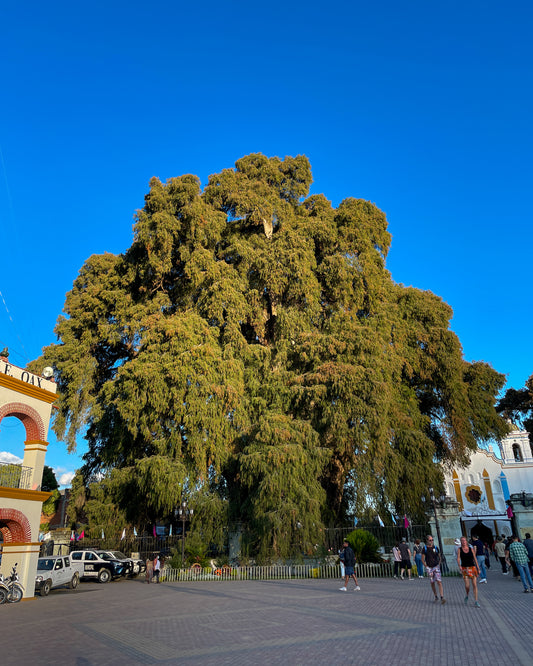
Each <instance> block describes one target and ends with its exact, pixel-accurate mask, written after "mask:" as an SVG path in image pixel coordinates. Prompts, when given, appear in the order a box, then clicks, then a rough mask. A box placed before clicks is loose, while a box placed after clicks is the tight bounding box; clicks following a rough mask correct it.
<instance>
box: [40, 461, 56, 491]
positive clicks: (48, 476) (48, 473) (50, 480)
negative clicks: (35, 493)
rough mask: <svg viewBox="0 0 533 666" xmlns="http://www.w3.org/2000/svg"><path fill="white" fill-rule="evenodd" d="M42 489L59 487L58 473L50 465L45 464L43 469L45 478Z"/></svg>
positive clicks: (49, 489)
mask: <svg viewBox="0 0 533 666" xmlns="http://www.w3.org/2000/svg"><path fill="white" fill-rule="evenodd" d="M41 488H42V490H48V491H51V490H57V489H58V488H59V483H58V482H57V479H56V475H55V474H54V470H53V469H52V468H51V467H48V465H45V466H44V469H43V480H42V483H41Z"/></svg>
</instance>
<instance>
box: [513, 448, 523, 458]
mask: <svg viewBox="0 0 533 666" xmlns="http://www.w3.org/2000/svg"><path fill="white" fill-rule="evenodd" d="M513 456H514V459H515V461H516V462H522V452H521V451H520V447H519V446H518V444H513Z"/></svg>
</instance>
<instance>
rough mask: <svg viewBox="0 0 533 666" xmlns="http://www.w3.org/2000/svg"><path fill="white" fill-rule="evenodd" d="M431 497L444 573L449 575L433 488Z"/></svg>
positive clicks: (430, 490) (430, 492) (430, 493)
mask: <svg viewBox="0 0 533 666" xmlns="http://www.w3.org/2000/svg"><path fill="white" fill-rule="evenodd" d="M429 497H430V499H431V504H432V506H433V514H434V516H435V527H436V529H437V539H438V540H439V550H440V561H441V565H442V573H447V572H448V565H447V564H446V556H445V555H444V549H443V547H442V538H441V535H440V523H439V517H438V515H437V501H436V498H435V495H434V493H433V488H430V489H429ZM443 499H444V498H443V497H442V498H441V501H443Z"/></svg>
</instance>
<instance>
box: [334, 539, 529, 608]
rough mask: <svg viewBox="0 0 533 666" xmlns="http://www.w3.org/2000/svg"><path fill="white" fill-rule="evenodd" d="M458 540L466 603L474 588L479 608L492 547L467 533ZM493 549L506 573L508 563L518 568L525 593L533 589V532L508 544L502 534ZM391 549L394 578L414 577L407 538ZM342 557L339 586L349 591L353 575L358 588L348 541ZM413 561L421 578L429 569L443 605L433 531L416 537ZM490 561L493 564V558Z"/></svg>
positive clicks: (430, 580)
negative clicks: (342, 570)
mask: <svg viewBox="0 0 533 666" xmlns="http://www.w3.org/2000/svg"><path fill="white" fill-rule="evenodd" d="M455 543H456V548H455V557H456V560H457V566H458V567H459V570H460V571H461V574H462V576H463V581H464V585H465V598H464V603H465V605H468V602H469V599H470V592H471V591H472V594H473V597H474V606H476V608H479V607H480V604H479V601H478V579H479V582H480V583H486V582H487V573H486V564H487V562H486V558H489V557H490V549H487V547H486V546H485V544H484V543H483V541H481V539H479V538H478V537H477V536H473V538H472V543H468V539H467V538H466V537H464V536H463V537H461V538H460V539H457V540H456V542H455ZM500 544H501V545H503V555H502V556H501V557H500V554H499V553H500V551H501V550H502V548H501V546H500ZM494 550H495V553H496V555H497V557H498V558H499V559H500V561H501V560H502V558H503V562H502V570H503V573H507V571H506V567H507V565H510V566H511V565H512V566H513V567H514V568H516V572H517V575H518V576H519V577H520V580H521V581H522V584H523V586H524V592H528V593H529V592H533V579H532V574H533V540H532V539H531V535H530V534H529V533H526V538H525V540H524V542H523V543H522V542H521V541H520V539H519V537H518V536H513V537H510V539H509V540H508V541H507V542H505V543H504V542H503V539H502V538H501V537H498V538H497V540H496V543H495V547H494ZM392 552H393V555H394V578H398V574H399V576H400V578H401V579H402V580H404V579H405V573H407V577H408V580H412V577H411V569H412V567H411V557H412V556H411V550H410V548H409V545H408V544H407V541H406V539H402V541H401V542H399V543H397V544H396V545H395V546H394V548H393V549H392ZM340 559H341V562H342V563H343V564H344V585H343V587H341V588H340V589H341V591H343V592H346V591H347V589H348V582H349V579H350V577H351V578H353V580H354V582H355V590H359V589H360V587H359V583H358V582H357V577H356V575H355V555H354V552H353V550H352V548H351V547H350V545H349V544H348V542H347V541H344V543H343V549H342V551H341V552H340ZM414 560H415V565H416V569H417V572H418V577H419V578H423V577H424V570H425V571H426V572H427V576H428V578H429V582H430V584H431V589H432V592H433V595H434V597H435V599H434V600H435V602H436V603H438V602H439V601H440V603H441V604H445V603H446V599H445V597H444V591H443V586H442V574H441V568H440V566H441V562H442V559H441V553H440V551H439V548H438V547H437V546H436V545H435V542H434V539H433V537H432V536H431V535H430V534H429V535H428V536H427V538H426V543H425V544H422V543H421V542H420V539H416V541H415V544H414ZM488 564H489V566H490V561H489V562H488ZM504 565H505V570H504Z"/></svg>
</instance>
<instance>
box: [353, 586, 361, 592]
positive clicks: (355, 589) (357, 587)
mask: <svg viewBox="0 0 533 666" xmlns="http://www.w3.org/2000/svg"><path fill="white" fill-rule="evenodd" d="M360 589H361V588H360V587H359V585H356V586H355V587H354V588H353V591H354V592H357V590H360Z"/></svg>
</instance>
